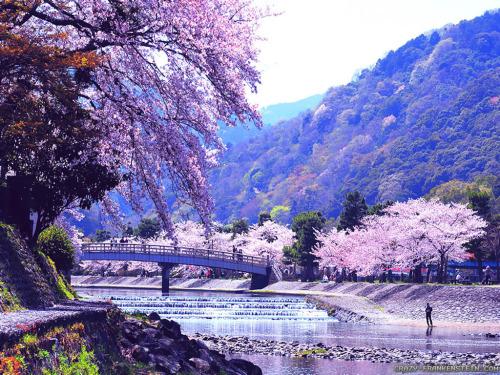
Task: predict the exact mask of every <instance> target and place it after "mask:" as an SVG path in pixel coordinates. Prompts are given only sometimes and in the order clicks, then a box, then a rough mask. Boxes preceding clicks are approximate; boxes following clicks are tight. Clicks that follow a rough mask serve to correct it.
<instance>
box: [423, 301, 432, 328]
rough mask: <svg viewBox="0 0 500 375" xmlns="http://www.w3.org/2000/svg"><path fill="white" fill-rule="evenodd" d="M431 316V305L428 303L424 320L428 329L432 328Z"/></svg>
mask: <svg viewBox="0 0 500 375" xmlns="http://www.w3.org/2000/svg"><path fill="white" fill-rule="evenodd" d="M431 314H432V307H431V305H429V302H427V307H426V308H425V320H426V321H427V325H428V326H429V327H432V326H433V324H432V317H431Z"/></svg>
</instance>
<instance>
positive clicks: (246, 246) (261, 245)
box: [233, 220, 295, 265]
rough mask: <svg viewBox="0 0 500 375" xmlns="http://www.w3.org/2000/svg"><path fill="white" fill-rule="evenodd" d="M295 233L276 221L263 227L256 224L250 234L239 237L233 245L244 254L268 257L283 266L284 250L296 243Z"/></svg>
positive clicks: (265, 223)
mask: <svg viewBox="0 0 500 375" xmlns="http://www.w3.org/2000/svg"><path fill="white" fill-rule="evenodd" d="M294 234H295V233H294V232H293V231H292V230H291V229H290V228H288V227H286V226H284V225H280V224H277V223H275V222H274V221H270V220H268V221H265V222H263V223H262V225H259V224H254V225H252V226H250V228H249V231H248V233H246V234H245V233H243V234H239V235H237V236H236V237H235V238H234V240H233V243H234V245H235V246H236V247H237V248H241V249H242V250H243V253H244V254H247V255H252V256H259V257H262V256H264V257H267V256H269V259H270V260H272V261H273V262H275V263H276V264H279V265H281V264H282V261H281V259H282V258H283V248H284V247H285V246H292V244H293V243H294V242H295V239H294V238H293V237H294Z"/></svg>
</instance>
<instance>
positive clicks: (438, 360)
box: [191, 333, 500, 373]
mask: <svg viewBox="0 0 500 375" xmlns="http://www.w3.org/2000/svg"><path fill="white" fill-rule="evenodd" d="M191 338H192V339H195V340H201V341H203V342H204V343H205V344H206V345H207V346H208V347H209V348H211V349H214V350H217V351H219V352H221V353H229V354H233V353H243V354H262V355H273V356H285V357H302V358H320V359H340V360H345V361H370V362H384V363H411V364H413V365H426V366H457V367H459V366H471V365H477V366H481V368H482V369H486V371H487V372H494V373H497V372H499V371H500V353H471V352H468V353H454V352H448V351H441V350H431V351H430V350H416V349H414V350H406V349H394V348H352V347H345V346H341V345H336V346H328V345H324V344H322V343H316V344H303V343H299V342H298V341H291V342H287V341H275V340H254V339H249V338H248V337H242V336H221V335H214V334H200V333H196V334H194V335H192V336H191ZM455 372H459V371H455Z"/></svg>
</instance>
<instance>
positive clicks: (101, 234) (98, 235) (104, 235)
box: [93, 229, 111, 242]
mask: <svg viewBox="0 0 500 375" xmlns="http://www.w3.org/2000/svg"><path fill="white" fill-rule="evenodd" d="M110 238H111V232H110V231H109V230H106V229H98V230H96V231H95V234H94V238H93V239H94V241H95V242H104V241H107V240H109V239H110Z"/></svg>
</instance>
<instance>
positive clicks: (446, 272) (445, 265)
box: [444, 256, 448, 283]
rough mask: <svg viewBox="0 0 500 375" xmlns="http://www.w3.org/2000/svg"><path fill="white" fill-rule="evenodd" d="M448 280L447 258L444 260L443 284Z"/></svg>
mask: <svg viewBox="0 0 500 375" xmlns="http://www.w3.org/2000/svg"><path fill="white" fill-rule="evenodd" d="M447 279H448V256H446V258H445V263H444V282H445V283H446V280H447Z"/></svg>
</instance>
